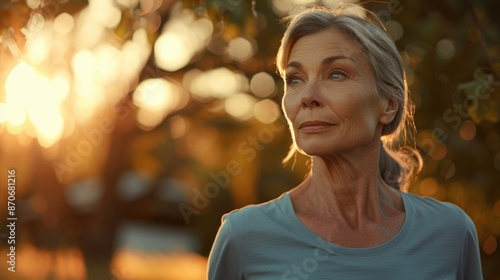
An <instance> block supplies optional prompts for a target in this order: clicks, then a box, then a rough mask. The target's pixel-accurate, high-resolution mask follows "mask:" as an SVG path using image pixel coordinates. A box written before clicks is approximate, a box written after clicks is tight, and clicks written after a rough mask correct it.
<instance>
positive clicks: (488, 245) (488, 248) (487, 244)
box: [483, 235, 498, 255]
mask: <svg viewBox="0 0 500 280" xmlns="http://www.w3.org/2000/svg"><path fill="white" fill-rule="evenodd" d="M497 246H498V243H497V239H496V238H495V236H493V235H490V236H489V237H488V238H486V240H485V241H484V243H483V250H484V252H485V253H486V254H488V255H491V254H493V253H495V251H496V250H497Z"/></svg>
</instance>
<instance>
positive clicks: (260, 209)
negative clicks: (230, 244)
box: [222, 193, 288, 230]
mask: <svg viewBox="0 0 500 280" xmlns="http://www.w3.org/2000/svg"><path fill="white" fill-rule="evenodd" d="M287 195H288V194H287V193H284V194H282V195H281V196H279V197H278V198H275V199H273V200H269V201H266V202H263V203H259V204H251V205H247V206H245V207H242V208H239V209H235V210H233V211H231V212H229V213H227V214H224V215H223V216H222V222H223V223H230V224H231V226H232V227H233V228H235V229H239V230H242V229H243V230H244V229H246V228H255V227H256V226H260V227H262V226H265V224H266V223H269V222H272V223H276V221H277V220H279V219H280V218H282V217H283V214H284V212H285V211H286V209H287V200H286V199H287Z"/></svg>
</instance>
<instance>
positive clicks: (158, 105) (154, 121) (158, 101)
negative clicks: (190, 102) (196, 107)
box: [133, 78, 185, 129]
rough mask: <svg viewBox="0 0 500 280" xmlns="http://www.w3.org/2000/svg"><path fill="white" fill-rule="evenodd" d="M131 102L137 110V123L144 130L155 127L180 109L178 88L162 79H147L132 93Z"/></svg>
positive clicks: (180, 96)
mask: <svg viewBox="0 0 500 280" xmlns="http://www.w3.org/2000/svg"><path fill="white" fill-rule="evenodd" d="M133 102H134V105H136V106H137V107H138V108H139V111H138V113H137V121H138V122H139V124H140V125H141V126H142V127H143V128H145V129H151V128H154V127H155V126H157V125H158V124H159V123H160V122H161V121H163V119H164V118H165V117H166V116H167V115H168V114H170V113H171V112H173V111H175V110H178V109H180V105H185V104H183V97H182V92H181V91H180V88H179V87H178V86H177V85H175V84H173V83H171V82H169V81H167V80H165V79H162V78H157V79H147V80H144V81H143V82H141V83H140V84H139V86H138V87H137V88H136V90H135V91H134V95H133Z"/></svg>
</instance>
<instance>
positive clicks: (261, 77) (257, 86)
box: [250, 72, 276, 98]
mask: <svg viewBox="0 0 500 280" xmlns="http://www.w3.org/2000/svg"><path fill="white" fill-rule="evenodd" d="M275 89H276V85H275V82H274V79H273V77H272V76H271V75H270V74H268V73H266V72H259V73H257V74H255V75H253V77H252V79H251V80H250V90H251V91H252V93H253V94H255V95H256V96H258V97H261V98H267V97H270V96H271V95H272V94H273V93H274V92H275Z"/></svg>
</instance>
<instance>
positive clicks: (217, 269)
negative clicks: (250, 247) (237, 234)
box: [208, 217, 244, 280]
mask: <svg viewBox="0 0 500 280" xmlns="http://www.w3.org/2000/svg"><path fill="white" fill-rule="evenodd" d="M237 246H238V245H237V240H236V239H235V238H234V235H233V231H232V228H231V222H230V221H229V220H227V219H225V217H223V218H222V224H221V226H220V228H219V231H218V233H217V236H216V237H215V241H214V244H213V246H212V250H211V252H210V256H209V257H208V279H209V280H227V279H231V280H233V279H234V280H240V279H244V277H243V266H242V264H241V259H240V257H239V256H238V248H237Z"/></svg>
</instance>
